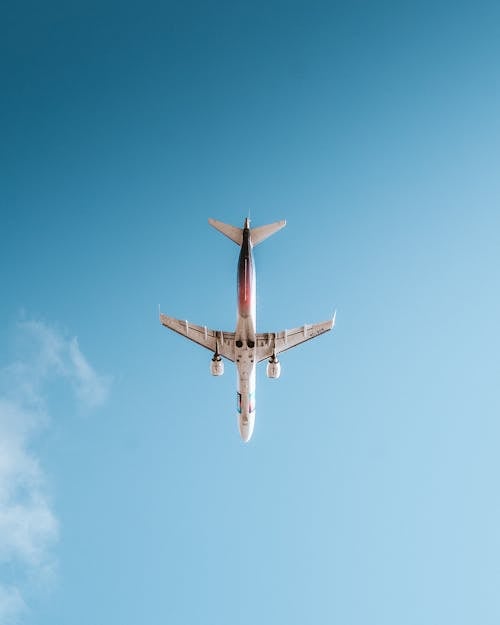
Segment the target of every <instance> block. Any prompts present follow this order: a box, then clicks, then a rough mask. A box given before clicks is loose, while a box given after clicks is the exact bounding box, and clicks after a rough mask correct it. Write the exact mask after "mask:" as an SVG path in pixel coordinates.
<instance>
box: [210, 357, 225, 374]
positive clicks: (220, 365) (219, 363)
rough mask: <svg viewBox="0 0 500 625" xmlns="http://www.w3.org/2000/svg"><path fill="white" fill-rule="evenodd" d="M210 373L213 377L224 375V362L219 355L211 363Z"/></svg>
mask: <svg viewBox="0 0 500 625" xmlns="http://www.w3.org/2000/svg"><path fill="white" fill-rule="evenodd" d="M210 373H211V374H212V375H222V374H223V373H224V362H223V360H222V358H221V357H220V356H219V354H215V356H214V357H213V358H212V361H211V362H210Z"/></svg>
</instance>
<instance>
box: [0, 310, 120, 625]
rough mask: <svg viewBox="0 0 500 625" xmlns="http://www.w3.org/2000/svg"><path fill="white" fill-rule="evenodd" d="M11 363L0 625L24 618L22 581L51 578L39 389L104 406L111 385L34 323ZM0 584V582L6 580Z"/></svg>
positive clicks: (26, 325)
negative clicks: (38, 449) (54, 388)
mask: <svg viewBox="0 0 500 625" xmlns="http://www.w3.org/2000/svg"><path fill="white" fill-rule="evenodd" d="M17 339H18V344H19V351H20V352H21V354H20V355H18V357H17V359H16V360H15V361H14V362H12V363H10V364H8V365H7V366H5V367H4V368H3V369H0V573H5V574H6V575H5V576H7V577H8V579H4V581H3V582H1V581H0V625H12V624H14V623H18V622H19V618H20V617H21V616H22V614H23V613H24V612H25V611H26V609H27V608H26V603H25V600H24V598H23V594H22V592H23V587H24V585H25V584H27V580H28V579H33V578H35V579H37V580H38V581H42V582H46V581H48V580H50V578H51V577H52V576H53V571H54V568H55V562H56V561H55V557H54V555H53V547H54V544H55V543H56V541H57V538H58V532H59V524H58V520H57V517H56V514H55V512H54V510H53V507H52V503H51V500H50V496H49V489H48V487H47V483H46V479H45V476H44V473H43V468H42V467H41V466H40V463H39V461H38V459H37V457H36V454H35V453H34V451H33V448H34V447H33V442H34V439H35V437H36V434H37V432H39V431H40V430H41V429H42V428H46V427H49V425H50V418H49V409H50V406H49V405H47V404H48V402H47V400H46V399H45V389H46V388H47V387H48V385H49V383H50V382H53V381H54V380H58V379H59V380H61V379H62V380H65V381H66V382H67V383H68V384H69V385H70V386H71V388H72V389H73V391H74V394H75V397H76V400H77V404H78V405H81V406H84V407H95V406H98V405H101V404H103V403H104V402H105V400H106V397H107V395H108V392H109V385H110V381H109V379H108V378H106V377H103V376H100V375H99V374H97V373H96V371H95V370H94V369H93V368H92V366H91V365H90V363H89V362H88V360H87V359H86V358H85V356H84V354H83V353H82V352H81V350H80V348H79V345H78V341H77V339H76V338H67V337H65V336H64V335H63V334H62V333H61V332H58V331H56V330H55V329H53V328H51V327H49V326H48V325H46V324H44V323H42V322H39V321H24V322H22V323H20V324H19V326H18V328H17ZM5 576H4V577H5Z"/></svg>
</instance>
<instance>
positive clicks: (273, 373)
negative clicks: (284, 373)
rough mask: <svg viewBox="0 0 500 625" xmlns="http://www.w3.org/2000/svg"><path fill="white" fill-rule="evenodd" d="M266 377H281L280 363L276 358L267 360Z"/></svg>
mask: <svg viewBox="0 0 500 625" xmlns="http://www.w3.org/2000/svg"><path fill="white" fill-rule="evenodd" d="M266 373H267V377H268V378H274V379H276V378H279V377H280V375H281V363H280V361H279V360H278V359H277V358H276V356H274V357H273V358H270V359H269V362H268V363H267V371H266Z"/></svg>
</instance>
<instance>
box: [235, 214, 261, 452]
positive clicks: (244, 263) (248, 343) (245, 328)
mask: <svg viewBox="0 0 500 625" xmlns="http://www.w3.org/2000/svg"><path fill="white" fill-rule="evenodd" d="M237 277H238V287H237V293H238V312H237V323H236V336H235V363H236V368H237V394H236V401H237V404H236V406H237V411H238V415H237V416H238V425H239V429H240V434H241V438H242V439H243V440H244V441H245V442H247V441H248V440H250V438H251V436H252V432H253V428H254V425H255V366H256V347H255V333H256V295H255V293H256V289H255V267H254V262H253V254H252V241H251V238H250V229H249V224H248V221H247V222H245V228H244V229H243V241H242V244H241V251H240V257H239V260H238V276H237Z"/></svg>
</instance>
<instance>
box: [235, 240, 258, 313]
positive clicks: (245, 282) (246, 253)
mask: <svg viewBox="0 0 500 625" xmlns="http://www.w3.org/2000/svg"><path fill="white" fill-rule="evenodd" d="M254 280H255V274H254V266H253V256H252V245H251V243H250V230H249V229H248V228H245V229H244V230H243V242H242V244H241V251H240V257H239V260H238V312H239V314H240V316H241V317H248V316H249V315H250V314H251V311H252V305H253V301H252V293H253V284H254Z"/></svg>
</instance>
